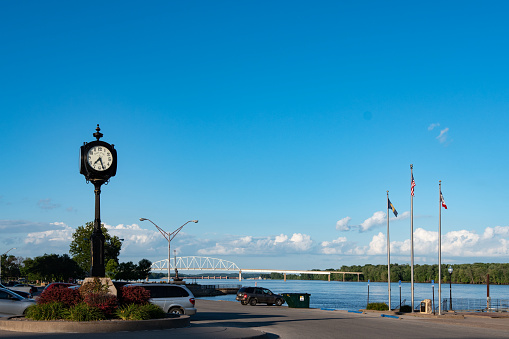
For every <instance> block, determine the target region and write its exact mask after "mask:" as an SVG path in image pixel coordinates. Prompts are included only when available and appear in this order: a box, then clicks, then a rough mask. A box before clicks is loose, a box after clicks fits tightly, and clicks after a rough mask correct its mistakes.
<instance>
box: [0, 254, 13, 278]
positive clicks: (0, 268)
mask: <svg viewBox="0 0 509 339" xmlns="http://www.w3.org/2000/svg"><path fill="white" fill-rule="evenodd" d="M15 249H16V247H13V248H11V249H10V250H8V251H7V252H5V253H4V254H2V256H0V284H1V283H2V257H3V256H4V255H6V254H7V253H9V252H10V251H12V250H15Z"/></svg>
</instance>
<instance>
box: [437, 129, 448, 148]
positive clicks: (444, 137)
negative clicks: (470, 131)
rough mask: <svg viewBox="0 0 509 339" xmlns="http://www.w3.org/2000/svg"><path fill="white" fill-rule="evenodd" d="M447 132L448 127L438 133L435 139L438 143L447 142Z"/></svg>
mask: <svg viewBox="0 0 509 339" xmlns="http://www.w3.org/2000/svg"><path fill="white" fill-rule="evenodd" d="M448 132H449V127H447V128H444V129H443V130H441V131H440V134H439V135H438V137H437V139H438V141H440V143H441V144H443V143H445V142H446V141H447V138H448Z"/></svg>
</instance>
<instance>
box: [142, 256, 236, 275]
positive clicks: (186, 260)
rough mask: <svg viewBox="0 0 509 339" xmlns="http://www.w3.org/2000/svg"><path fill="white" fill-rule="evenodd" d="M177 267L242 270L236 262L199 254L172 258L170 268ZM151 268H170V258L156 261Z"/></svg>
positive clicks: (181, 268)
mask: <svg viewBox="0 0 509 339" xmlns="http://www.w3.org/2000/svg"><path fill="white" fill-rule="evenodd" d="M175 264H176V265H175ZM175 267H177V269H178V270H179V271H236V272H239V271H241V269H240V268H239V267H238V266H237V264H235V263H234V262H231V261H228V260H223V259H218V258H210V257H197V256H191V257H176V258H175V260H170V269H175ZM151 270H152V271H164V272H166V271H167V270H168V259H163V260H159V261H156V262H154V263H153V264H152V266H151Z"/></svg>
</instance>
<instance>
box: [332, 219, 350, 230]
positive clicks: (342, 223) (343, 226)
mask: <svg viewBox="0 0 509 339" xmlns="http://www.w3.org/2000/svg"><path fill="white" fill-rule="evenodd" d="M350 220H352V218H350V217H345V218H343V219H341V220H339V221H338V222H337V223H336V229H337V230H338V231H349V230H350V226H348V223H349V222H350Z"/></svg>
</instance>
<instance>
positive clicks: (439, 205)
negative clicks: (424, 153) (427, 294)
mask: <svg viewBox="0 0 509 339" xmlns="http://www.w3.org/2000/svg"><path fill="white" fill-rule="evenodd" d="M438 191H439V197H438V210H439V212H438V315H441V314H442V180H439V181H438Z"/></svg>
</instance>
